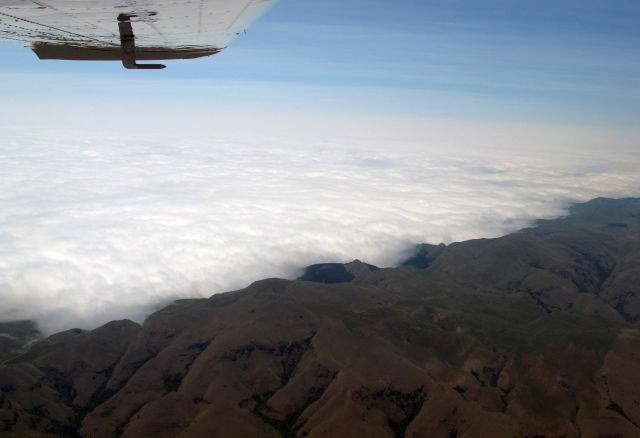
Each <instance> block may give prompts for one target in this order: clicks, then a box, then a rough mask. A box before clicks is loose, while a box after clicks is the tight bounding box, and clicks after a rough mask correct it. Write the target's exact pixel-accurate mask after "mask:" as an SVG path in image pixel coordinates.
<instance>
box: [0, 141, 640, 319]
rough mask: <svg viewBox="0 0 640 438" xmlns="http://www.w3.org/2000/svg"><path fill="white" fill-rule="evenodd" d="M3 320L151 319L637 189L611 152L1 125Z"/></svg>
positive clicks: (388, 261)
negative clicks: (541, 154)
mask: <svg viewBox="0 0 640 438" xmlns="http://www.w3.org/2000/svg"><path fill="white" fill-rule="evenodd" d="M2 141H3V147H2V151H1V152H0V172H1V173H2V175H3V177H2V178H1V179H0V320H10V319H19V318H36V319H37V320H39V321H40V323H41V324H42V325H43V328H44V329H45V330H48V331H52V330H58V329H63V328H69V327H71V326H77V325H80V326H84V327H91V326H95V325H97V324H99V323H102V322H105V321H107V320H109V319H113V318H123V317H129V318H134V319H137V320H141V319H142V318H143V316H144V315H145V314H146V313H148V312H149V311H151V310H153V309H154V308H155V307H156V306H158V305H160V304H162V303H166V302H167V301H169V300H171V299H174V298H176V297H202V296H208V295H211V294H213V293H217V292H223V291H227V290H232V289H236V288H240V287H243V286H245V285H247V284H249V283H250V282H252V281H255V280H258V279H260V278H264V277H273V276H280V277H289V278H291V277H295V276H296V275H297V274H298V272H299V269H300V268H301V267H303V266H305V265H308V264H312V263H318V262H323V261H349V260H352V259H354V258H359V259H361V260H366V261H367V262H370V263H373V264H377V265H382V266H388V265H393V264H394V263H397V262H398V261H399V260H400V259H401V258H402V257H403V255H404V254H405V252H406V251H407V249H408V248H409V247H410V245H411V244H413V243H417V242H431V243H439V242H442V241H444V242H451V241H459V240H465V239H470V238H478V237H491V236H498V235H501V234H505V233H507V232H510V231H512V230H515V229H518V228H520V227H522V226H525V225H527V224H528V223H530V221H531V220H533V219H535V218H538V217H553V216H556V215H559V214H562V212H563V208H564V207H566V206H567V205H568V204H569V203H570V202H573V201H583V200H587V199H590V198H592V197H595V196H603V195H604V196H626V195H631V196H633V195H638V194H639V193H638V189H637V188H638V187H640V173H638V172H637V170H636V169H637V168H638V167H637V166H638V164H640V159H638V160H636V162H633V160H629V157H626V158H625V159H624V162H620V161H616V160H615V159H611V158H610V157H605V155H606V154H605V153H602V154H599V155H598V154H593V153H591V154H590V155H585V156H576V155H571V156H569V155H567V156H562V155H558V156H556V157H553V158H552V157H548V158H538V159H534V158H533V157H532V156H528V157H527V156H518V155H517V154H514V153H509V154H501V155H500V156H497V155H496V154H494V155H493V156H492V157H482V156H480V157H479V156H478V155H471V154H457V155H456V154H453V153H452V152H451V151H445V150H440V151H434V150H432V149H424V148H423V149H421V148H415V147H414V148H410V149H406V150H397V151H394V150H391V149H390V148H388V147H386V146H385V147H379V146H376V145H375V144H363V143H359V144H357V145H354V144H344V143H339V142H333V143H328V144H323V143H321V142H318V143H317V144H314V145H306V146H304V147H303V146H300V145H299V144H295V143H286V142H280V141H277V140H271V141H263V142H254V143H251V142H240V141H223V140H210V139H204V138H200V139H196V138H191V139H180V140H171V139H163V138H153V139H151V140H140V139H131V138H129V139H123V138H119V137H116V136H114V137H99V138H98V137H91V136H87V137H83V138H74V139H70V138H69V137H68V136H62V137H60V138H57V137H55V136H53V135H47V136H44V135H42V136H39V135H32V136H24V135H19V136H18V135H14V136H11V135H8V134H5V135H4V138H3V139H2Z"/></svg>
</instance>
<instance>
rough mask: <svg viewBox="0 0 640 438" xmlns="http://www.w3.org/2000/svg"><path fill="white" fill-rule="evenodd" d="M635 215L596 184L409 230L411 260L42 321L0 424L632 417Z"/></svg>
mask: <svg viewBox="0 0 640 438" xmlns="http://www.w3.org/2000/svg"><path fill="white" fill-rule="evenodd" d="M639 217H640V202H639V201H638V200H632V199H629V200H619V201H613V200H604V199H598V200H595V201H592V202H590V203H587V204H582V205H580V206H577V207H576V208H574V210H573V213H572V215H571V216H569V217H568V218H566V219H562V220H557V221H545V222H542V223H541V224H540V225H539V226H538V227H536V228H532V229H527V230H523V231H521V232H519V233H515V234H512V235H509V236H505V237H503V238H500V239H492V240H476V241H469V242H463V243H458V244H452V245H449V246H447V247H441V246H432V245H429V246H421V247H419V248H418V252H417V253H416V255H415V257H412V258H411V260H410V265H411V266H403V267H399V268H395V269H376V268H375V267H372V266H370V265H366V264H363V263H361V262H357V261H355V262H352V263H349V264H346V265H342V266H338V265H335V264H331V265H327V266H326V267H323V266H322V265H315V266H314V267H313V268H312V269H310V270H308V272H307V274H308V276H307V277H306V278H310V279H313V280H315V281H300V280H298V281H287V280H280V279H268V280H263V281H260V282H256V283H254V284H253V285H251V286H250V287H248V288H246V289H244V290H242V291H237V292H232V293H228V294H221V295H215V296H213V297H211V298H210V299H203V300H183V301H179V302H177V303H175V304H174V305H172V306H169V307H167V308H165V309H163V310H161V311H159V312H157V313H155V314H154V315H152V316H151V317H150V318H149V319H148V320H147V321H146V322H145V324H144V325H143V326H142V327H139V326H137V325H136V324H134V323H131V322H129V321H116V322H112V323H110V324H107V325H106V326H103V327H101V328H98V329H96V330H93V331H90V332H83V331H79V330H76V331H69V332H64V333H60V334H57V335H54V336H52V337H50V338H48V339H45V340H43V341H40V342H38V343H36V344H34V345H33V346H32V347H31V348H30V349H29V350H27V351H25V352H21V353H18V355H17V356H15V358H14V359H12V360H10V361H9V362H8V363H7V364H6V365H5V366H4V367H3V368H0V388H1V389H2V395H1V396H0V397H1V398H0V428H4V430H5V431H6V433H8V434H9V435H12V434H13V435H15V436H25V435H28V434H29V433H31V434H33V436H36V434H37V433H41V434H42V433H45V434H46V433H49V434H53V435H62V436H64V435H66V436H73V435H74V434H76V433H78V434H80V435H82V436H96V437H100V436H109V437H110V436H114V435H122V436H132V437H136V436H177V435H180V436H194V437H196V436H234V437H235V436H239V437H242V436H247V437H269V436H273V437H280V436H284V437H290V436H308V437H315V436H341V437H349V436H353V437H356V436H358V437H359V436H376V437H378V436H379V437H400V436H407V437H422V436H427V437H429V436H443V437H451V436H458V437H501V436H505V437H511V436H535V435H538V436H543V435H545V436H569V437H577V436H585V437H590V436H593V437H596V436H600V435H601V434H604V433H607V434H609V435H614V436H615V435H616V434H618V435H617V436H625V437H635V436H640V428H639V427H638V425H640V403H639V400H638V398H639V396H638V391H637V390H635V388H638V387H640V376H639V374H638V373H637V369H638V366H640V356H639V355H638V352H639V351H640V326H638V322H637V319H638V312H637V310H634V309H635V307H634V306H636V305H637V301H634V300H637V295H638V293H639V292H640V290H639V288H640V286H638V282H637V281H635V280H634V275H637V272H638V269H637V267H638V260H639V247H640V245H639V237H638V228H639V225H640V222H639V221H638V218H639ZM612 224H614V225H612ZM421 257H422V258H424V260H422V259H421ZM345 272H346V273H348V274H350V275H346V274H345ZM327 280H331V282H332V284H328V283H330V281H327ZM319 281H320V282H319ZM335 281H343V282H342V283H335ZM621 297H624V299H623V298H621ZM621 300H622V301H621ZM41 436H42V435H41Z"/></svg>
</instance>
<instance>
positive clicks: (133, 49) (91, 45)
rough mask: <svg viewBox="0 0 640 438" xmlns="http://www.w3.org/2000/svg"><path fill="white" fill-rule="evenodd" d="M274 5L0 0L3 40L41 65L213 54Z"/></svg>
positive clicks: (195, 0)
mask: <svg viewBox="0 0 640 438" xmlns="http://www.w3.org/2000/svg"><path fill="white" fill-rule="evenodd" d="M275 1H276V0H1V1H0V40H1V41H2V42H5V43H6V42H9V43H14V44H20V45H23V46H27V47H30V48H32V49H33V51H34V52H35V53H36V55H37V56H38V57H39V58H40V59H67V60H85V61H114V60H118V61H122V63H123V65H124V66H125V67H126V68H164V66H163V65H161V64H138V63H137V60H164V59H190V58H198V57H201V56H209V55H214V54H216V53H218V52H220V51H222V50H223V49H224V48H225V47H227V45H228V44H229V43H230V42H231V41H232V40H233V39H234V38H235V37H236V36H238V35H240V34H241V33H243V32H245V30H246V29H247V28H248V27H249V25H251V23H253V22H254V21H255V20H256V19H258V18H259V17H260V16H261V15H262V14H264V13H265V12H266V11H267V9H269V8H270V7H271V6H272V5H273V4H274V3H275Z"/></svg>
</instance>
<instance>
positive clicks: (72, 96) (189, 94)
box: [0, 0, 640, 127]
mask: <svg viewBox="0 0 640 438" xmlns="http://www.w3.org/2000/svg"><path fill="white" fill-rule="evenodd" d="M638 22H640V3H638V2H636V1H621V0H617V1H594V0H587V1H574V0H571V1H517V2H516V1H506V0H500V1H497V0H490V1H482V2H477V1H467V0H463V1H405V2H402V3H401V4H397V3H393V2H389V1H380V0H373V1H372V0H368V1H362V0H353V1H349V2H343V1H335V0H325V1H322V2H318V1H310V0H296V1H294V0H281V1H280V2H279V3H278V4H277V5H276V6H275V8H273V9H272V10H271V11H270V12H269V13H268V14H267V15H266V16H265V17H263V18H262V19H261V20H260V21H259V22H258V23H256V24H255V25H254V26H253V27H252V28H250V29H249V32H248V34H247V35H243V36H241V37H239V38H238V39H237V40H236V41H235V42H233V43H232V44H231V46H230V47H229V49H228V50H227V51H226V52H225V53H223V54H221V55H218V56H214V57H212V58H207V59H203V60H197V61H180V62H174V63H170V64H169V68H168V69H167V70H165V71H162V72H128V71H124V70H123V69H122V68H121V67H120V66H119V65H118V64H117V63H108V64H103V63H72V62H71V63H70V62H54V61H48V62H40V61H38V60H36V59H35V56H34V55H33V54H32V53H31V52H30V51H29V50H26V49H20V48H15V47H9V48H7V47H2V48H0V58H1V59H2V60H3V61H2V62H3V65H2V70H1V72H2V74H3V77H4V79H3V80H2V83H1V84H0V93H1V94H2V95H3V96H12V98H14V99H19V100H23V101H27V100H29V101H41V102H45V101H55V100H57V99H63V98H64V100H65V101H66V102H68V103H69V104H70V105H71V104H75V105H76V106H82V105H85V106H86V105H106V104H107V103H108V102H113V101H114V95H116V94H118V92H124V93H127V94H128V95H131V96H134V98H136V99H139V100H146V101H148V102H149V105H151V106H153V107H157V106H162V105H166V106H171V105H195V106H203V105H204V106H207V105H211V106H215V108H217V109H221V108H222V109H224V108H227V107H228V108H233V109H235V110H238V111H242V110H248V109H250V110H256V109H258V110H262V111H273V110H276V111H281V112H290V113H301V112H302V113H305V112H306V113H318V112H320V113H322V112H338V113H352V114H360V115H362V114H374V115H377V116H394V117H404V116H410V117H446V118H456V117H458V118H470V119H490V120H494V121H495V120H518V121H535V122H544V123H553V124H563V123H571V124H577V125H585V126H593V125H601V126H613V127H629V126H632V125H633V124H635V123H636V122H637V120H638V114H640V91H639V90H640V26H638Z"/></svg>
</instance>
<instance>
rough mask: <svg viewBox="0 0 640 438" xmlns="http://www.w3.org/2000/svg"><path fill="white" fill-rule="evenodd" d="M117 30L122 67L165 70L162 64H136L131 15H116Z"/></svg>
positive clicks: (134, 37) (134, 38)
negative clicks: (118, 32)
mask: <svg viewBox="0 0 640 438" xmlns="http://www.w3.org/2000/svg"><path fill="white" fill-rule="evenodd" d="M118 30H120V50H121V52H122V65H123V66H124V68H128V69H133V70H159V69H162V68H165V67H166V65H164V64H138V63H136V36H135V35H134V33H133V27H132V26H131V15H127V14H120V15H118Z"/></svg>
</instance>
